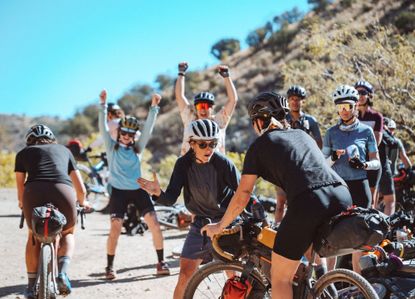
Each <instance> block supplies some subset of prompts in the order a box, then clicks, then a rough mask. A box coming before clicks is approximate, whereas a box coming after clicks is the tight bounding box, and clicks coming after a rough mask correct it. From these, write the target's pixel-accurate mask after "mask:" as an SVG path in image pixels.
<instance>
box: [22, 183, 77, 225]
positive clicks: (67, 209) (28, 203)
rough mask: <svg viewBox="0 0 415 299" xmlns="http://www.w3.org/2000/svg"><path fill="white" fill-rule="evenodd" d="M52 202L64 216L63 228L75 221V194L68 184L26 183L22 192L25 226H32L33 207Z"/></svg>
mask: <svg viewBox="0 0 415 299" xmlns="http://www.w3.org/2000/svg"><path fill="white" fill-rule="evenodd" d="M47 203H52V204H53V205H54V206H55V207H56V208H57V209H58V210H59V211H60V212H61V213H62V214H63V215H65V217H66V225H65V226H64V227H63V230H67V229H69V228H71V227H73V226H74V225H75V223H76V194H75V190H74V189H73V188H72V187H71V186H69V185H68V184H63V183H54V182H40V181H33V182H28V183H26V185H25V187H24V192H23V212H24V216H25V219H26V223H27V226H28V227H29V228H30V229H31V228H32V210H33V208H36V207H40V206H43V205H45V204H47Z"/></svg>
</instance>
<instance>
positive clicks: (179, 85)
mask: <svg viewBox="0 0 415 299" xmlns="http://www.w3.org/2000/svg"><path fill="white" fill-rule="evenodd" d="M188 67H189V65H188V64H187V62H180V63H179V66H178V69H179V73H178V76H177V80H176V86H175V89H174V94H175V96H176V102H177V106H178V107H179V111H180V112H181V111H183V110H184V109H185V108H186V107H188V106H189V105H190V104H189V100H188V99H187V98H186V96H185V94H184V92H185V76H186V70H187V68H188Z"/></svg>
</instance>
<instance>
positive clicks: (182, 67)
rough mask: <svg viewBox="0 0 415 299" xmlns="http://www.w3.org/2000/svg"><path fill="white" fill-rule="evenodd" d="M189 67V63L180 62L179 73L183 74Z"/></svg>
mask: <svg viewBox="0 0 415 299" xmlns="http://www.w3.org/2000/svg"><path fill="white" fill-rule="evenodd" d="M188 67H189V65H188V64H187V62H180V63H179V66H178V68H179V75H183V76H184V74H185V73H186V71H187V68H188Z"/></svg>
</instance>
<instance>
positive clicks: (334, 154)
mask: <svg viewBox="0 0 415 299" xmlns="http://www.w3.org/2000/svg"><path fill="white" fill-rule="evenodd" d="M345 153H346V151H345V150H344V149H339V150H336V151H333V152H332V153H331V160H332V161H336V160H338V159H340V157H341V156H342V155H344V154H345Z"/></svg>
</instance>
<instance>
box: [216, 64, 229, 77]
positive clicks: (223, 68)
mask: <svg viewBox="0 0 415 299" xmlns="http://www.w3.org/2000/svg"><path fill="white" fill-rule="evenodd" d="M217 70H218V72H219V74H220V75H221V76H222V77H223V78H228V77H229V67H228V66H227V65H219V66H218V67H217Z"/></svg>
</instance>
